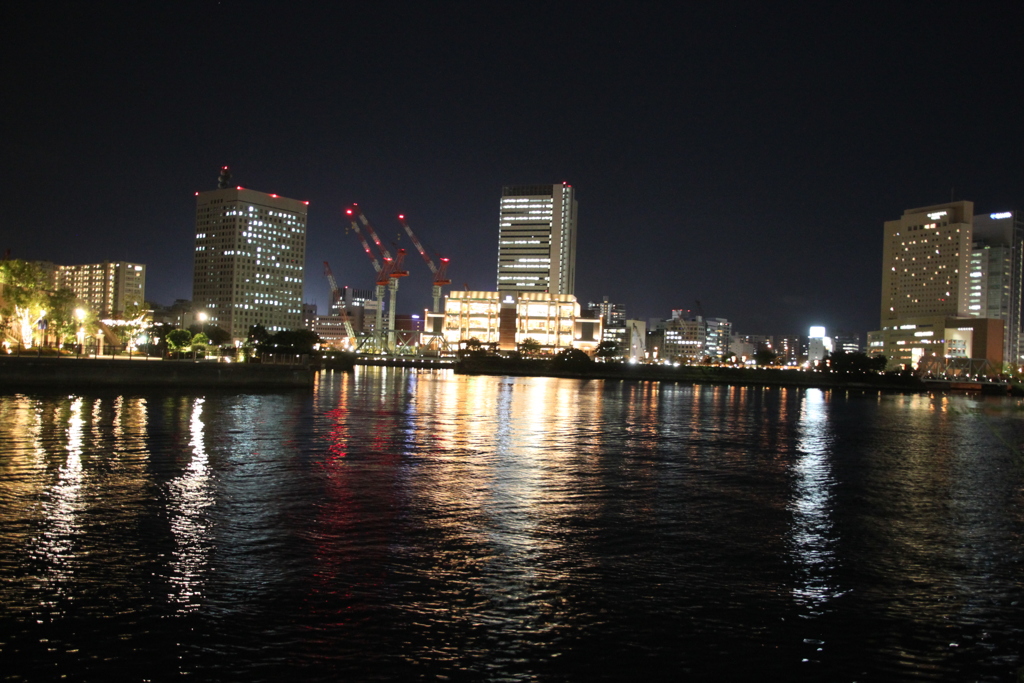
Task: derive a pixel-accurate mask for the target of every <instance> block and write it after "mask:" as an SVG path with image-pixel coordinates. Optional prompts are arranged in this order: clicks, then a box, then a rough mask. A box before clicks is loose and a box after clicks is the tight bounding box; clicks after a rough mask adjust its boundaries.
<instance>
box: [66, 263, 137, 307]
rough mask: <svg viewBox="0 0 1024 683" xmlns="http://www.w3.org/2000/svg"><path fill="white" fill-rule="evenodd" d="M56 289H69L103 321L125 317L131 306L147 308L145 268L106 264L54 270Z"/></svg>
mask: <svg viewBox="0 0 1024 683" xmlns="http://www.w3.org/2000/svg"><path fill="white" fill-rule="evenodd" d="M49 272H51V273H52V278H53V283H54V286H55V288H56V289H70V290H71V291H72V292H74V294H75V296H76V297H77V298H79V299H81V300H82V302H83V303H85V304H86V305H87V306H88V307H89V309H90V310H92V311H95V312H96V313H97V314H98V315H99V316H100V317H101V318H116V317H119V316H122V315H124V312H125V309H126V308H128V307H131V306H140V307H144V306H145V304H146V266H144V265H143V264H141V263H128V262H127V261H103V262H102V263H89V264H85V265H80V266H54V267H53V269H52V270H51V271H49Z"/></svg>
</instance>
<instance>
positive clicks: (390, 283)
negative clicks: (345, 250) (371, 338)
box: [345, 204, 409, 351]
mask: <svg viewBox="0 0 1024 683" xmlns="http://www.w3.org/2000/svg"><path fill="white" fill-rule="evenodd" d="M345 213H346V215H348V216H349V218H350V219H351V220H352V226H351V227H352V230H353V231H354V232H355V233H356V235H358V236H359V241H360V242H361V243H362V245H363V251H365V252H366V255H367V256H369V257H370V261H371V262H372V263H373V267H374V268H375V269H376V271H377V319H376V322H377V325H376V330H378V331H379V330H381V329H382V327H381V323H382V317H383V308H384V288H385V287H387V288H388V290H389V291H390V293H391V297H390V306H389V307H388V326H387V330H386V332H387V344H385V348H384V350H385V351H387V350H390V348H391V347H393V346H394V341H395V339H394V337H395V310H396V307H397V303H398V278H400V277H405V276H406V275H408V274H409V271H407V270H402V263H403V261H404V260H405V249H399V250H398V251H397V252H396V254H395V257H394V258H392V256H391V253H390V252H389V251H388V248H387V247H386V246H384V243H383V242H382V241H381V239H380V237H378V236H377V231H376V230H374V229H373V226H372V225H370V221H369V220H367V218H366V216H365V215H363V212H362V210H361V209H360V208H359V205H358V204H353V205H352V206H351V207H349V208H347V209H345ZM359 223H362V224H363V227H364V228H366V232H367V233H369V235H370V238H371V239H372V240H373V241H374V243H375V244H376V245H377V249H378V250H379V251H380V254H381V258H382V259H383V260H384V264H383V265H381V263H380V262H379V261H378V260H377V257H376V256H374V254H373V249H371V248H370V245H369V243H367V241H366V238H365V237H364V236H363V233H362V231H361V230H360V229H359Z"/></svg>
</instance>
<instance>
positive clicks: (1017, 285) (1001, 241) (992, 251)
mask: <svg viewBox="0 0 1024 683" xmlns="http://www.w3.org/2000/svg"><path fill="white" fill-rule="evenodd" d="M1022 249H1024V221H1021V220H1020V219H1019V218H1018V217H1017V214H1016V212H1013V211H1002V212H999V213H992V214H986V215H981V216H975V217H974V224H973V240H972V249H971V260H970V266H969V269H968V272H967V282H968V290H969V291H968V302H967V309H968V314H969V315H972V316H977V317H980V318H996V319H999V320H1002V321H1003V326H1004V327H1003V330H1004V331H1003V334H1004V339H1003V358H1004V359H1005V360H1007V361H1010V362H1016V363H1019V362H1020V361H1021V360H1022V358H1021V351H1022V349H1021V304H1022V298H1021V294H1022V292H1021V288H1022V283H1024V258H1022Z"/></svg>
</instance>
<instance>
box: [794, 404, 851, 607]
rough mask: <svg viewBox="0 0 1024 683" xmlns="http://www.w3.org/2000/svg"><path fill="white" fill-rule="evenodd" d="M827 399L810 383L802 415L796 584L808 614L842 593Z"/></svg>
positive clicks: (796, 492)
mask: <svg viewBox="0 0 1024 683" xmlns="http://www.w3.org/2000/svg"><path fill="white" fill-rule="evenodd" d="M827 411H828V403H827V401H826V400H825V396H824V392H823V391H822V390H821V389H808V390H807V392H806V393H805V394H804V398H803V409H802V414H801V415H800V432H801V436H800V440H799V442H798V443H797V453H796V457H797V460H796V463H795V464H794V466H793V473H794V477H795V482H794V488H795V490H794V495H793V501H792V503H791V507H792V510H793V525H792V526H793V528H792V532H791V536H790V544H791V546H792V552H793V555H794V558H795V560H796V563H797V566H798V568H799V570H798V576H799V578H800V581H799V584H798V585H797V586H795V587H794V589H793V596H794V597H795V598H796V600H797V602H798V603H799V604H800V605H801V606H803V607H805V608H806V609H807V610H808V614H809V615H815V614H820V613H821V612H822V610H824V609H825V608H826V603H828V601H829V600H831V599H833V598H835V597H837V596H838V595H840V593H841V590H840V588H839V587H838V586H837V585H835V584H836V580H835V578H834V570H835V551H834V545H835V543H836V539H835V537H834V532H833V525H832V507H833V504H834V503H833V500H832V498H833V495H832V487H833V486H834V485H835V481H834V480H833V478H832V471H831V463H830V454H831V452H832V438H831V434H830V427H829V422H828V412H827Z"/></svg>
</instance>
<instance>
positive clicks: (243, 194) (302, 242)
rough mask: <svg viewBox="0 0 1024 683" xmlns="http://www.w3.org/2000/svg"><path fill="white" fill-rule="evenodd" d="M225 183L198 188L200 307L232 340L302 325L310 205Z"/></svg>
mask: <svg viewBox="0 0 1024 683" xmlns="http://www.w3.org/2000/svg"><path fill="white" fill-rule="evenodd" d="M222 180H223V177H222ZM223 185H224V183H223V182H222V183H221V186H222V189H217V190H211V191H209V192H197V193H196V253H195V267H194V271H193V280H192V282H193V285H192V299H193V302H194V303H195V306H196V307H197V308H198V309H201V310H205V311H206V314H207V316H208V322H209V323H210V324H212V325H217V326H219V327H220V328H222V329H224V330H226V331H227V332H228V333H229V334H231V337H232V339H245V338H246V336H247V335H248V332H249V328H250V327H251V326H252V325H263V326H264V327H265V328H266V329H267V330H268V331H270V332H275V331H281V330H294V329H299V328H301V327H302V281H303V266H304V263H305V258H306V212H307V205H308V204H309V202H302V201H298V200H296V199H286V198H285V197H279V196H277V195H276V194H264V193H262V192H256V191H255V190H246V189H243V188H241V187H233V188H224V187H223Z"/></svg>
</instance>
